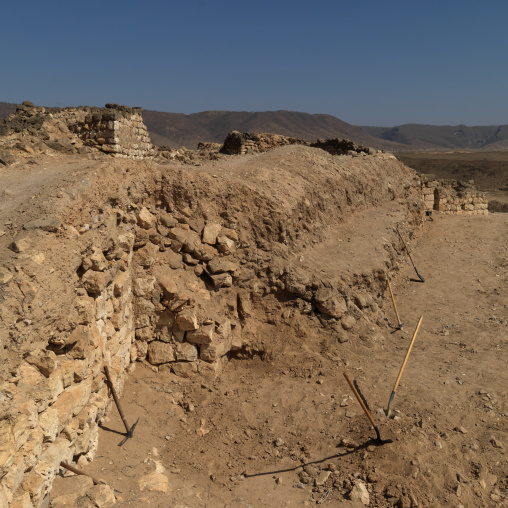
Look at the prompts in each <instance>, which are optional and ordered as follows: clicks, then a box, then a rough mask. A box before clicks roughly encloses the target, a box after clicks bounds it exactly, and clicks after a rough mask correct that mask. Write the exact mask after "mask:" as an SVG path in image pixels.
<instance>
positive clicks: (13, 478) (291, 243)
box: [0, 146, 423, 506]
mask: <svg viewBox="0 0 508 508" xmlns="http://www.w3.org/2000/svg"><path fill="white" fill-rule="evenodd" d="M61 164H63V165H65V164H68V165H69V167H71V164H73V161H72V160H71V159H69V160H67V159H65V160H64V162H62V163H61ZM418 183H419V182H418V179H417V177H416V174H415V173H414V172H413V171H411V170H409V168H407V167H405V166H403V165H402V164H401V163H399V162H398V161H397V160H395V159H394V158H393V157H392V156H389V155H385V154H378V155H372V156H365V157H355V158H353V157H349V156H345V157H334V156H331V155H329V154H327V153H325V152H323V151H321V150H318V149H312V148H309V147H300V146H296V147H294V146H293V147H283V148H280V149H277V150H273V151H272V152H268V153H265V154H260V155H256V156H244V157H241V156H238V157H236V156H235V157H232V158H231V160H230V161H228V162H227V163H224V162H221V163H220V164H218V163H217V164H216V163H210V164H205V165H204V166H203V167H199V168H192V167H191V168H190V167H188V166H187V167H183V168H182V166H178V165H173V166H172V165H165V166H159V165H155V164H150V163H145V162H133V161H121V162H118V161H115V162H110V161H107V162H93V161H90V164H89V165H85V167H83V168H80V169H79V171H78V170H77V171H74V173H72V178H69V179H68V180H67V181H66V183H65V184H64V185H62V184H57V185H55V187H53V188H52V189H51V192H53V191H55V192H57V193H60V194H61V195H59V196H58V197H52V198H51V199H49V201H47V202H45V205H44V207H45V208H44V210H43V212H44V213H45V214H46V219H44V220H46V222H44V223H43V224H42V225H41V224H39V225H38V226H36V227H34V228H33V229H26V228H25V229H24V230H21V229H19V230H16V231H19V232H18V233H16V231H14V232H13V234H12V235H11V236H10V238H8V240H9V242H11V241H12V243H10V246H11V247H10V248H11V252H12V254H11V259H10V260H9V263H10V265H8V268H7V269H6V270H5V269H4V271H3V272H2V273H1V275H2V277H3V278H2V285H1V286H0V289H1V294H0V296H1V298H2V303H3V307H2V320H1V321H0V324H1V326H2V328H0V333H1V335H0V336H1V337H2V347H3V348H4V351H5V353H6V362H4V364H3V366H2V375H3V384H2V397H3V399H2V414H3V417H2V420H1V423H2V428H1V429H2V432H3V433H4V434H3V435H4V436H5V439H4V440H3V443H5V444H4V445H3V446H4V448H3V449H2V453H3V454H4V455H5V458H6V460H5V461H4V462H3V463H4V466H2V467H4V470H3V471H2V474H3V475H4V478H3V480H2V482H3V483H2V485H3V486H4V489H5V492H6V494H5V495H6V496H7V498H8V499H10V500H12V499H18V498H22V497H23V496H26V494H28V495H29V497H30V500H31V502H32V503H33V505H34V506H41V505H42V504H43V503H44V500H45V499H47V497H48V495H49V492H50V490H51V486H52V484H53V480H54V478H55V475H56V474H57V473H58V471H59V464H60V463H61V462H67V463H72V464H74V465H75V466H76V467H78V468H81V469H86V468H87V466H88V465H89V462H90V461H92V460H93V458H94V456H95V455H96V453H97V449H98V440H99V426H100V425H103V426H105V427H109V425H108V424H107V422H106V419H107V418H108V417H107V414H108V411H109V410H110V409H111V407H112V398H111V396H110V394H109V391H108V386H107V384H106V382H105V376H104V372H103V366H104V365H107V366H108V367H109V370H110V372H111V375H112V378H113V383H114V386H115V388H116V390H117V392H118V393H119V394H121V393H122V391H123V387H124V383H125V380H126V377H127V376H128V374H129V373H131V372H133V371H134V367H135V366H136V365H140V364H142V365H143V366H145V368H146V367H148V368H149V369H151V370H150V372H151V374H150V379H153V376H157V375H160V376H162V377H164V376H171V380H172V381H171V382H174V383H178V382H179V381H178V379H179V380H181V382H183V383H185V382H186V381H185V380H193V379H200V380H202V383H203V384H204V385H206V386H212V385H213V383H215V382H216V381H217V379H219V378H220V376H225V377H226V378H227V376H229V375H232V374H231V373H232V372H235V370H236V369H238V368H239V367H238V365H239V364H242V365H245V362H238V360H240V359H243V360H248V362H250V363H251V364H252V367H251V374H250V375H251V376H252V378H253V379H254V378H255V375H256V374H255V373H256V369H260V372H264V371H265V370H266V369H267V368H268V367H266V365H268V364H269V363H270V362H269V361H268V360H269V359H270V358H272V357H273V356H274V355H278V356H280V355H284V354H287V358H288V363H287V369H288V372H292V373H300V371H301V373H304V371H305V369H307V368H308V367H307V366H306V362H307V363H308V364H311V365H313V361H311V360H310V359H309V357H306V356H305V354H303V353H302V351H303V352H304V351H305V350H306V348H305V337H306V330H307V329H308V328H309V327H315V326H318V327H319V328H320V329H321V330H323V334H324V335H323V336H325V337H326V338H327V339H326V341H328V343H327V344H323V348H324V350H326V348H327V347H329V346H330V344H337V343H346V342H348V341H353V340H355V337H358V336H361V335H362V333H367V331H369V333H372V330H374V331H375V330H377V329H378V328H380V327H386V313H385V311H384V309H383V306H384V303H383V295H384V293H385V290H386V283H385V281H386V272H387V271H390V270H393V269H396V268H397V267H398V265H399V263H400V261H401V259H403V258H404V255H403V252H402V249H401V246H400V243H399V241H398V240H397V237H396V233H395V232H394V230H393V228H394V226H395V225H398V226H399V229H400V230H401V231H402V232H403V233H405V234H407V235H408V240H409V239H410V233H411V235H412V234H414V232H417V231H418V228H419V226H420V225H421V220H422V211H423V206H422V200H421V197H420V195H419V193H418ZM78 184H79V185H78ZM51 192H49V194H51ZM52 200H53V201H52ZM21 206H23V205H21ZM30 206H32V208H30ZM35 206H36V205H35V204H28V205H25V208H26V209H27V210H28V211H27V215H30V214H31V213H33V214H34V216H37V213H41V210H42V208H41V209H39V210H37V209H36V208H34V207H35ZM41 206H42V205H41ZM353 217H354V219H355V220H354V221H352V220H351V218H353ZM3 240H6V239H5V238H3V239H2V241H3ZM288 337H291V339H288ZM326 341H325V342H326ZM298 350H300V352H299V353H298V354H293V352H294V351H298ZM302 354H303V356H301V355H302ZM242 368H243V367H242ZM136 370H137V371H138V369H136ZM295 375H296V374H295ZM298 375H300V374H298ZM161 379H162V378H161ZM175 380H176V381H175ZM154 383H155V381H154ZM162 386H164V383H162ZM173 402H174V403H176V404H179V403H180V402H181V400H180V401H179V400H177V398H173ZM154 403H157V401H155V400H154ZM179 407H182V406H181V405H180V406H179ZM135 417H136V415H129V418H130V423H131V424H132V423H134V421H135ZM117 430H118V429H117ZM120 430H121V429H120ZM205 430H206V429H205ZM203 432H204V431H203ZM142 435H143V426H142V422H141V423H140V426H139V427H138V428H137V429H136V431H135V435H134V439H141V436H142ZM117 437H118V436H115V437H114V439H116V438H117Z"/></svg>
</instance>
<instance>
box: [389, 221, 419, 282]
mask: <svg viewBox="0 0 508 508" xmlns="http://www.w3.org/2000/svg"><path fill="white" fill-rule="evenodd" d="M395 231H397V234H398V235H399V238H400V240H401V242H402V245H404V248H405V249H406V252H407V255H408V256H409V260H410V261H411V264H412V265H413V268H414V269H415V272H416V275H417V276H418V278H419V279H420V281H421V282H425V279H424V278H423V277H422V276H421V275H420V274H419V273H418V270H417V269H416V266H415V264H414V262H413V258H412V257H411V254H410V252H409V249H408V248H407V245H406V242H405V241H404V239H403V238H402V235H401V234H400V232H399V228H397V227H396V228H395ZM411 280H415V279H411ZM416 282H418V281H416Z"/></svg>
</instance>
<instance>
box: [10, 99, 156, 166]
mask: <svg viewBox="0 0 508 508" xmlns="http://www.w3.org/2000/svg"><path fill="white" fill-rule="evenodd" d="M142 111H143V110H142V109H141V108H130V107H128V106H119V105H118V104H106V106H105V107H104V108H97V107H90V106H79V107H77V108H74V107H69V108H45V107H41V106H34V105H33V104H32V103H31V102H30V101H24V102H23V103H22V104H21V105H18V106H17V107H16V112H15V113H13V114H12V115H9V116H8V117H7V118H6V119H0V136H2V135H3V136H9V135H10V134H15V133H27V134H31V135H33V136H38V137H41V138H42V140H41V141H42V142H43V143H44V145H46V146H45V147H44V146H42V145H41V146H40V149H41V150H40V151H42V152H44V148H46V149H47V148H49V149H52V150H55V151H57V152H64V153H73V152H76V151H77V152H78V153H79V152H80V151H83V150H80V147H78V146H76V145H77V140H73V139H70V137H69V134H74V135H75V136H76V137H77V138H78V140H79V141H80V142H81V144H82V145H84V146H85V147H89V148H96V149H98V150H100V151H101V152H104V153H107V154H110V155H112V156H114V157H129V158H131V159H142V158H144V157H147V156H149V155H151V154H152V152H153V146H152V143H151V141H150V136H149V135H148V131H147V128H146V125H145V124H144V122H143V117H142ZM55 121H56V122H55ZM58 121H61V122H62V123H63V124H64V125H63V128H64V129H65V127H66V128H67V129H68V132H63V131H62V128H60V131H62V132H60V131H59V129H58ZM52 124H53V125H52ZM67 129H65V130H67ZM18 145H19V143H18ZM7 148H19V149H22V150H25V151H30V150H31V148H32V147H30V146H16V145H13V146H12V147H9V146H8V147H7ZM81 148H82V147H81ZM85 151H86V150H85Z"/></svg>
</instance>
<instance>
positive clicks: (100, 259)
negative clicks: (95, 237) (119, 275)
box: [90, 249, 109, 272]
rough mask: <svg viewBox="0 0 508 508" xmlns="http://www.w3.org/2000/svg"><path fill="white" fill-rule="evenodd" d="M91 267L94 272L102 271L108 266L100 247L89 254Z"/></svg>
mask: <svg viewBox="0 0 508 508" xmlns="http://www.w3.org/2000/svg"><path fill="white" fill-rule="evenodd" d="M90 264H91V269H92V270H94V271H96V272H103V271H104V270H107V269H108V267H109V264H108V260H107V259H106V258H105V257H104V254H103V253H102V251H101V250H100V249H97V250H95V251H94V253H93V254H92V255H91V256H90Z"/></svg>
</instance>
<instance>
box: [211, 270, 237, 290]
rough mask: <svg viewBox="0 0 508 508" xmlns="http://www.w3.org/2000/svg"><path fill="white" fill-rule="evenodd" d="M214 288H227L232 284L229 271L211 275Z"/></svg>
mask: <svg viewBox="0 0 508 508" xmlns="http://www.w3.org/2000/svg"><path fill="white" fill-rule="evenodd" d="M210 278H211V279H212V281H213V285H214V288H215V289H220V288H229V287H231V286H232V285H233V277H231V275H230V274H229V273H218V274H214V275H211V276H210Z"/></svg>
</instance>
